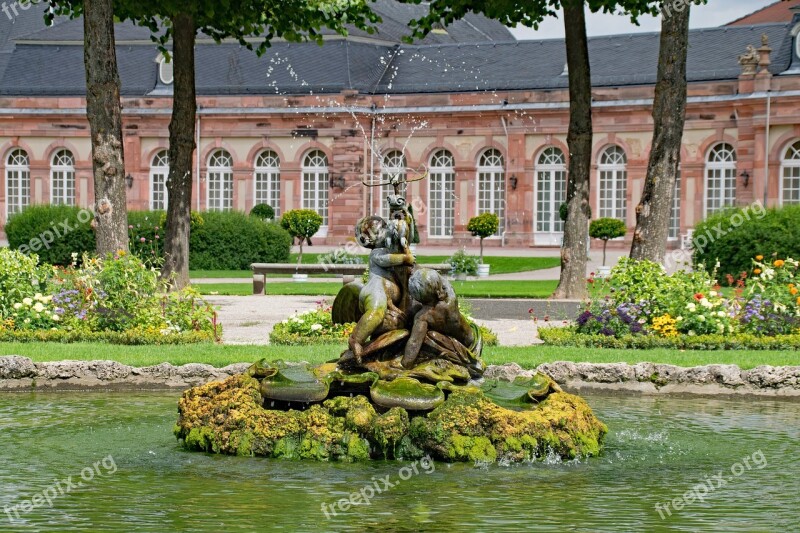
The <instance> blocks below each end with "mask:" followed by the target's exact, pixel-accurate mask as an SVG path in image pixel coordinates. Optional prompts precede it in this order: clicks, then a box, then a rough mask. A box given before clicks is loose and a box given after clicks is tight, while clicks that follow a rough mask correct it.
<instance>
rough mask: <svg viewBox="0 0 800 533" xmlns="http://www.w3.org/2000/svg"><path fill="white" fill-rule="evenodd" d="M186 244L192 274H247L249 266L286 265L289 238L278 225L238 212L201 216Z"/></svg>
mask: <svg viewBox="0 0 800 533" xmlns="http://www.w3.org/2000/svg"><path fill="white" fill-rule="evenodd" d="M203 220H204V223H203V224H202V225H200V226H199V227H197V228H195V229H193V230H192V233H191V237H190V240H189V268H190V269H191V270H248V269H249V268H250V264H251V263H288V262H289V251H290V249H291V245H292V238H291V237H290V236H289V233H288V232H287V231H286V230H284V229H283V228H281V227H280V225H278V223H277V222H265V221H263V220H261V219H259V218H257V217H250V216H248V215H245V214H244V213H241V212H238V211H229V212H207V213H203Z"/></svg>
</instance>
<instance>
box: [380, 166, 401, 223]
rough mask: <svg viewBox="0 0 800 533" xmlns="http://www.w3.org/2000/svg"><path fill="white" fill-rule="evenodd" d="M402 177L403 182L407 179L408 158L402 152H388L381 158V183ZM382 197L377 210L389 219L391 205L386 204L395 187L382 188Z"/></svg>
mask: <svg viewBox="0 0 800 533" xmlns="http://www.w3.org/2000/svg"><path fill="white" fill-rule="evenodd" d="M397 175H399V176H400V179H401V181H402V182H405V179H406V156H405V155H404V154H403V152H401V151H400V150H390V151H388V152H386V153H385V154H384V155H383V157H382V158H381V181H382V182H387V181H389V180H391V179H392V178H393V177H394V176H397ZM380 191H381V196H380V198H378V200H379V201H380V207H379V209H378V210H377V211H378V213H380V216H382V217H383V218H385V219H387V220H388V218H389V204H388V203H387V202H386V197H387V196H389V195H390V194H394V186H392V185H391V184H390V185H383V186H381V189H380Z"/></svg>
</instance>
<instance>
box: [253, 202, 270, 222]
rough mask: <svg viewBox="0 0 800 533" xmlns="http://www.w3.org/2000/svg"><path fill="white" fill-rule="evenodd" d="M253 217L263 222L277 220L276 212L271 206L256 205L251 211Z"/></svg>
mask: <svg viewBox="0 0 800 533" xmlns="http://www.w3.org/2000/svg"><path fill="white" fill-rule="evenodd" d="M250 216H251V217H258V218H260V219H261V220H273V219H274V218H275V210H274V209H273V208H272V206H271V205H269V204H256V205H254V206H253V209H251V210H250Z"/></svg>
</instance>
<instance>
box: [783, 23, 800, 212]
mask: <svg viewBox="0 0 800 533" xmlns="http://www.w3.org/2000/svg"><path fill="white" fill-rule="evenodd" d="M799 40H800V39H799ZM788 172H791V173H792V174H794V175H792V176H787V173H788ZM787 181H793V182H794V183H793V185H794V186H793V187H788V188H787V187H786V182H787ZM780 189H781V190H780V195H779V198H780V205H796V204H800V140H798V141H795V142H793V143H792V144H790V145H789V146H788V147H787V148H786V150H785V151H784V152H783V159H782V160H781V181H780ZM787 190H789V191H796V196H797V197H798V199H796V200H792V199H789V200H788V201H787V199H786V192H787Z"/></svg>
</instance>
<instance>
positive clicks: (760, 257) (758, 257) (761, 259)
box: [756, 255, 764, 261]
mask: <svg viewBox="0 0 800 533" xmlns="http://www.w3.org/2000/svg"><path fill="white" fill-rule="evenodd" d="M763 260H764V256H763V255H757V256H756V261H763Z"/></svg>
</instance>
